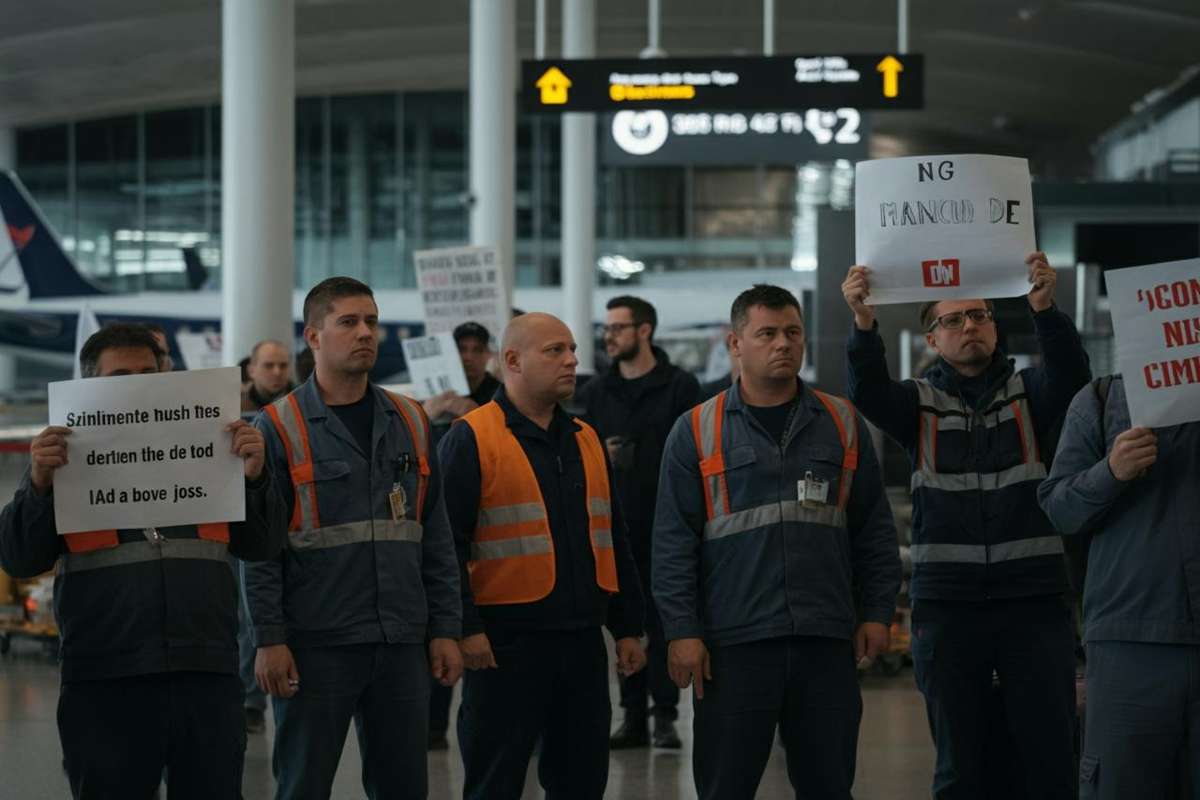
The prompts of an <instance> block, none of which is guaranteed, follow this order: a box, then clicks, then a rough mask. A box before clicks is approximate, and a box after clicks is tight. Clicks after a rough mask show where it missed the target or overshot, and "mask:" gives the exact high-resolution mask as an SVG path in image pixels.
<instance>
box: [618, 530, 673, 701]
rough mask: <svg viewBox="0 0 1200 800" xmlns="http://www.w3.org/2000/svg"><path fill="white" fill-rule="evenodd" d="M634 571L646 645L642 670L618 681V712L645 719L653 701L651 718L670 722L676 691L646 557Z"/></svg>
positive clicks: (648, 562) (648, 560)
mask: <svg viewBox="0 0 1200 800" xmlns="http://www.w3.org/2000/svg"><path fill="white" fill-rule="evenodd" d="M637 568H638V576H639V577H640V578H641V582H642V596H643V597H645V598H646V636H647V639H648V640H649V642H648V645H647V647H646V668H645V669H643V670H642V671H640V672H636V673H634V674H633V675H631V676H630V677H628V678H621V679H620V686H621V708H623V709H625V718H626V719H630V720H639V719H645V717H646V705H647V703H648V701H649V700H651V699H653V700H654V716H656V717H659V718H661V719H667V720H672V721H673V720H675V719H677V718H678V717H679V711H678V708H677V707H678V706H679V687H678V686H676V685H675V681H673V680H671V676H670V674H669V673H668V672H667V640H666V638H665V637H664V636H663V627H662V620H661V619H660V618H659V616H658V607H657V606H656V605H655V604H654V595H653V593H652V592H651V590H650V559H649V554H648V553H647V557H646V559H645V562H644V563H643V562H642V561H641V559H639V562H638V565H637Z"/></svg>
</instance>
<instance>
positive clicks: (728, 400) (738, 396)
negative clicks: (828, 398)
mask: <svg viewBox="0 0 1200 800" xmlns="http://www.w3.org/2000/svg"><path fill="white" fill-rule="evenodd" d="M796 383H797V385H798V388H799V394H798V395H797V396H796V401H797V402H799V403H800V408H799V409H798V410H797V411H796V413H795V414H793V415H792V419H791V423H790V424H789V425H788V429H787V430H786V431H784V435H783V438H784V441H785V442H790V441H791V440H792V438H793V437H794V436H795V435H796V433H797V432H799V431H800V430H802V429H803V428H804V426H806V425H808V423H809V422H811V421H812V420H813V419H815V418H816V416H817V415H818V414H827V413H829V411H828V409H826V408H825V404H824V403H822V402H821V401H820V400H819V399H817V396H816V395H815V394H813V391H812V389H810V388H808V386H807V385H805V383H804V381H802V380H800V377H799V376H797V377H796ZM745 409H746V401H745V400H743V399H742V379H741V378H740V377H739V378H738V379H737V380H736V381H734V382H733V385H732V386H730V387H729V388H728V389H726V390H725V413H726V414H731V413H738V414H740V413H742V412H743V411H745ZM749 416H750V415H747V417H749Z"/></svg>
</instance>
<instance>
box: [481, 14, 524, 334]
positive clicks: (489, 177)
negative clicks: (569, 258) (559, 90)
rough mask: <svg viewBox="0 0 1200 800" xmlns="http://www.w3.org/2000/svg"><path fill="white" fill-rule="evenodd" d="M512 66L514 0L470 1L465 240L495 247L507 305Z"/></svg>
mask: <svg viewBox="0 0 1200 800" xmlns="http://www.w3.org/2000/svg"><path fill="white" fill-rule="evenodd" d="M516 70H517V4H516V0H471V69H470V81H471V84H470V96H471V107H470V127H471V140H470V141H471V155H470V168H471V199H472V201H473V202H472V205H471V244H473V245H483V246H492V247H495V248H496V256H497V258H498V259H499V261H500V264H501V266H502V268H503V270H504V285H505V289H506V292H507V294H508V297H507V298H506V300H507V302H506V305H507V306H508V307H509V308H511V307H512V291H513V283H514V282H515V280H516V274H517V269H516V248H515V246H514V242H513V239H514V236H515V232H516V211H515V206H514V201H513V196H514V194H515V193H516V159H517V108H516V104H517V96H516V91H517V84H516ZM491 333H492V335H494V336H499V335H500V331H492V332H491Z"/></svg>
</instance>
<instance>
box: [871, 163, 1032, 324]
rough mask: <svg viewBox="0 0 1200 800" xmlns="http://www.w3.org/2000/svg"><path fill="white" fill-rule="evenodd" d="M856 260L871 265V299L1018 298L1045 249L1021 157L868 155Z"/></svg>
mask: <svg viewBox="0 0 1200 800" xmlns="http://www.w3.org/2000/svg"><path fill="white" fill-rule="evenodd" d="M854 193H855V200H854V244H855V263H856V264H862V265H864V266H866V267H869V268H870V270H871V275H870V284H871V294H870V296H869V297H868V298H867V303H870V304H875V305H882V304H885V303H911V302H917V301H924V300H961V299H971V298H998V297H1017V296H1020V295H1023V294H1026V293H1028V292H1029V289H1030V285H1029V267H1028V266H1026V264H1025V257H1026V256H1027V255H1029V254H1030V253H1031V252H1033V251H1034V250H1036V249H1037V247H1036V244H1035V240H1034V230H1033V191H1032V188H1031V185H1030V181H1029V163H1028V162H1027V161H1026V160H1025V159H1023V158H1009V157H1007V156H984V155H952V156H921V157H917V158H885V159H878V160H875V161H860V162H859V163H858V165H857V166H856V167H855V186H854Z"/></svg>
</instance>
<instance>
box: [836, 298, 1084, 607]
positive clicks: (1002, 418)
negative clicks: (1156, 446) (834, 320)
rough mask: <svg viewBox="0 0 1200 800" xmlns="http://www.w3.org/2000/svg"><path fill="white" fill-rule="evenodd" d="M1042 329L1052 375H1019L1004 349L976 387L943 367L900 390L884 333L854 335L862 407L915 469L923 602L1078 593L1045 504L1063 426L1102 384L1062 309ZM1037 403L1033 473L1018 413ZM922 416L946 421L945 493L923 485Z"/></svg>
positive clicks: (941, 448) (1038, 326)
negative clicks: (1042, 495) (1079, 400)
mask: <svg viewBox="0 0 1200 800" xmlns="http://www.w3.org/2000/svg"><path fill="white" fill-rule="evenodd" d="M1033 321H1034V328H1035V330H1036V332H1037V338H1038V343H1039V345H1040V348H1041V351H1042V356H1043V364H1042V366H1040V367H1035V368H1030V369H1024V370H1021V371H1020V372H1019V373H1015V372H1014V369H1013V366H1012V363H1011V362H1010V361H1009V360H1008V359H1007V358H1005V357H1004V355H1003V353H1001V352H999V351H997V352H996V353H995V354H994V355H993V358H992V362H991V364H990V365H989V366H988V368H987V369H986V370H985V371H984V372H983V373H982V374H980V375H978V376H975V377H970V378H968V377H964V376H962V375H960V374H959V373H958V372H957V371H956V370H955V369H954V368H953V367H951V366H950V365H949V364H947V363H946V362H945V361H944V360H942V359H939V360H938V361H937V362H936V363H934V365H933V366H931V367H930V368H929V370H927V371H926V374H925V375H924V377H923V378H922V379H920V382H921V383H923V384H924V385H923V386H919V385H918V383H919V382H918V381H913V380H907V381H893V380H892V379H891V378H890V377H889V375H888V371H887V361H886V358H885V353H884V346H883V340H882V339H881V338H880V336H879V333H878V329H875V330H871V331H860V330H858V328H857V327H855V326H853V325H852V326H851V327H852V332H851V335H850V340H849V345H848V356H849V373H848V380H849V388H850V398H851V400H853V401H854V403H855V404H856V405H857V406H858V408H859V409H860V410H861V411H862V413H863V415H864V416H865V417H866V418H867V419H869V420H871V421H872V422H873V423H875V424H876V425H878V426H879V427H880V428H882V429H883V430H884V432H885V433H887V434H888V435H889V436H891V437H892V438H893V439H895V440H896V441H897V442H899V444H900V445H901V446H902V447H904V448H905V450H906V451H907V452H908V456H909V460H910V463H911V464H912V468H913V480H912V489H913V531H912V543H913V550H912V554H913V561H914V564H913V579H912V585H911V594H912V596H913V597H914V598H917V599H929V600H934V599H937V600H987V599H999V598H1017V597H1036V596H1042V595H1048V594H1055V593H1059V592H1062V591H1063V590H1064V589H1065V588H1066V586H1067V583H1066V570H1065V562H1064V560H1063V557H1062V542H1061V540H1060V539H1058V538H1057V536H1056V532H1055V531H1054V528H1053V526H1052V525H1051V524H1050V521H1049V520H1048V519H1046V517H1045V515H1044V514H1043V513H1042V511H1041V509H1040V508H1039V507H1038V505H1037V486H1038V482H1039V480H1040V479H1041V478H1043V477H1044V475H1045V464H1046V463H1047V462H1048V461H1049V460H1050V457H1051V453H1052V448H1053V444H1052V441H1053V439H1054V435H1053V434H1054V433H1055V432H1056V429H1057V426H1058V423H1059V422H1060V421H1061V419H1062V416H1063V414H1064V413H1065V411H1066V408H1067V405H1068V404H1069V403H1070V400H1071V397H1072V396H1074V394H1075V392H1076V391H1078V389H1079V387H1080V386H1083V385H1084V384H1086V383H1087V382H1088V380H1089V379H1090V377H1091V375H1090V371H1089V366H1088V357H1087V353H1086V352H1085V351H1084V349H1083V344H1082V342H1081V341H1080V339H1079V334H1078V332H1076V330H1075V326H1074V325H1073V324H1072V323H1071V320H1070V319H1069V318H1068V317H1067V316H1066V315H1065V314H1063V313H1062V312H1060V311H1058V310H1057V309H1054V308H1051V309H1047V310H1046V311H1043V312H1040V313H1036V314H1034V315H1033ZM922 397H924V399H922ZM1026 400H1027V401H1028V409H1029V414H1030V415H1031V417H1032V421H1033V428H1034V431H1035V432H1036V447H1037V455H1039V456H1040V457H1032V456H1031V457H1030V458H1029V459H1028V461H1029V462H1030V463H1028V464H1024V465H1023V464H1022V462H1023V461H1026V456H1025V454H1026V452H1027V451H1028V450H1027V448H1028V442H1027V441H1026V440H1025V439H1024V434H1025V431H1024V427H1023V426H1022V425H1021V424H1020V423H1019V420H1018V416H1017V415H1015V414H1014V413H1013V412H1012V409H1013V408H1014V407H1015V406H1014V405H1013V403H1014V402H1021V401H1026ZM922 415H925V416H926V417H927V418H929V417H931V416H932V417H936V418H937V419H939V420H940V421H941V424H940V425H939V426H937V427H936V433H935V434H934V435H935V437H936V441H935V442H934V443H933V447H932V451H933V452H934V453H935V458H936V463H937V472H938V473H943V474H944V475H945V476H947V477H948V478H949V480H947V481H946V484H947V485H945V486H942V485H939V484H937V483H928V482H926V478H925V476H923V475H922V473H923V471H924V470H923V469H922V464H921V460H920V454H921V442H920V439H921V435H920V434H921V432H922V431H924V432H926V433H928V432H929V431H930V430H931V426H929V425H922V423H921V418H922ZM929 447H930V445H929V443H926V448H929ZM1032 466H1036V468H1037V471H1036V474H1035V473H1034V472H1033V471H1032V470H1030V469H1028V467H1032Z"/></svg>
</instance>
